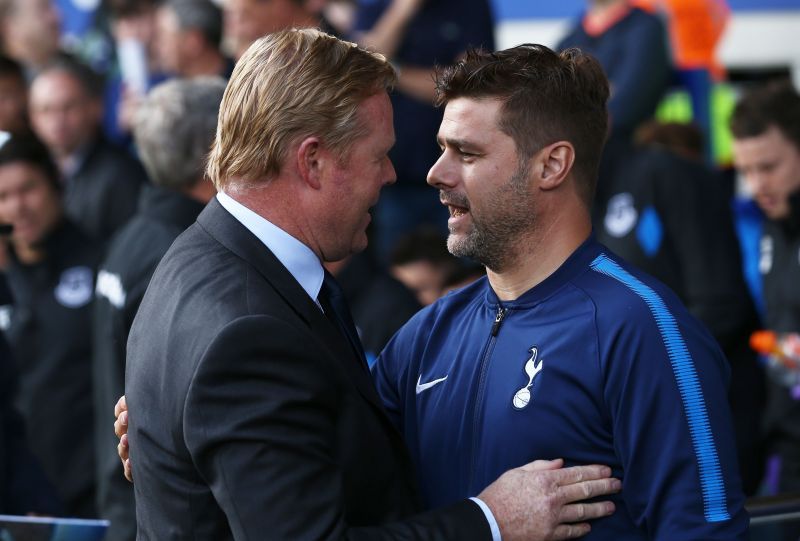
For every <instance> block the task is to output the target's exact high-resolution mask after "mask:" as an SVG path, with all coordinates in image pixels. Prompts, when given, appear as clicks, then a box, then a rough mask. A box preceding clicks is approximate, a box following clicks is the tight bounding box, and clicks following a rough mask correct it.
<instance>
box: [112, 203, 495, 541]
mask: <svg viewBox="0 0 800 541" xmlns="http://www.w3.org/2000/svg"><path fill="white" fill-rule="evenodd" d="M126 394H127V397H128V405H129V408H130V411H131V423H130V427H129V434H130V436H129V437H130V439H131V448H132V460H133V464H134V478H135V480H136V482H135V490H136V513H137V521H138V527H139V539H158V540H161V539H209V540H210V539H213V540H224V539H231V538H235V539H259V540H261V539H276V540H277V539H287V540H293V541H294V540H302V539H490V538H491V536H490V533H489V528H488V525H487V523H486V520H485V518H484V517H483V514H482V512H481V511H480V509H479V507H478V506H477V505H476V504H474V503H473V502H469V501H463V502H459V503H458V504H456V505H455V506H453V507H451V508H448V509H445V510H441V511H438V512H431V513H427V514H422V515H415V516H413V517H411V518H409V517H410V516H411V515H412V514H413V513H415V512H416V511H417V493H416V490H415V487H414V486H413V481H412V479H413V475H412V471H411V468H412V466H411V462H410V460H409V457H408V455H407V451H406V449H405V447H404V444H403V442H402V440H401V436H400V434H399V432H398V431H397V430H396V429H395V428H394V427H393V425H392V424H391V421H390V420H389V418H388V417H387V415H386V414H385V412H384V410H383V408H382V406H381V404H380V401H379V399H378V397H377V394H376V393H375V391H374V389H373V387H372V382H371V379H370V377H369V374H368V372H367V371H366V370H365V369H364V368H363V365H362V364H361V363H360V362H359V361H358V360H357V359H356V358H355V357H354V354H353V352H352V348H351V347H350V346H349V344H348V343H347V341H346V338H344V337H343V336H342V335H340V334H339V332H338V330H337V329H336V328H335V327H334V325H333V324H332V323H331V322H330V321H329V320H328V319H326V317H325V316H324V315H323V313H322V312H321V311H320V309H319V308H318V307H317V306H316V304H315V303H314V302H313V301H312V300H311V299H310V298H309V297H308V295H307V294H306V293H305V292H304V291H303V290H302V288H301V287H300V285H299V284H298V283H297V282H296V281H295V280H294V278H293V277H292V276H291V275H290V274H289V272H288V271H287V270H286V269H285V268H284V267H283V266H282V265H281V264H280V262H279V261H278V260H277V259H276V258H275V257H274V256H273V255H272V254H271V253H270V252H269V250H267V249H266V247H264V245H263V244H262V243H261V242H260V241H259V240H258V239H257V238H256V237H255V236H254V235H252V234H251V233H250V232H249V231H248V230H247V229H245V228H244V226H242V225H241V224H240V223H239V222H238V221H236V220H235V219H234V218H233V217H232V216H231V215H230V214H229V213H228V212H227V211H225V210H224V209H223V208H222V206H221V205H220V204H219V203H218V202H217V201H216V199H215V200H213V201H212V202H211V203H210V204H209V206H208V207H207V208H206V209H205V210H204V211H203V212H202V213H201V214H200V216H199V217H198V220H197V223H195V224H194V225H192V226H191V227H190V228H189V229H188V230H187V231H186V232H185V233H184V234H183V235H181V236H180V237H178V239H177V240H176V241H175V243H174V244H173V245H172V247H171V248H170V250H169V251H168V252H167V254H166V255H165V256H164V259H163V260H162V262H161V263H160V265H159V267H158V269H157V270H156V272H155V274H154V276H153V280H152V282H151V283H150V286H149V288H148V291H147V293H146V294H145V297H144V299H143V301H142V304H141V308H140V310H139V312H138V314H137V316H136V319H135V320H134V324H133V328H132V329H131V334H130V340H129V342H128V364H127V375H126Z"/></svg>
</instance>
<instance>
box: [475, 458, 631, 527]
mask: <svg viewBox="0 0 800 541" xmlns="http://www.w3.org/2000/svg"><path fill="white" fill-rule="evenodd" d="M563 465H564V461H563V460H561V459H559V460H552V461H550V460H537V461H535V462H531V463H529V464H526V465H524V466H522V467H520V468H516V469H513V470H509V471H507V472H506V473H504V474H503V475H501V476H500V477H499V478H498V479H497V480H496V481H495V482H494V483H492V484H491V485H489V486H488V487H487V488H486V489H485V490H484V491H483V492H481V493H480V494H479V495H478V498H480V499H481V500H482V501H483V502H484V503H486V505H488V506H489V508H490V509H491V510H492V513H493V514H494V517H495V519H496V520H497V523H498V525H499V526H500V535H501V536H502V538H503V541H515V540H517V539H519V540H523V539H524V540H527V541H550V540H560V539H573V538H575V537H581V536H583V535H586V534H587V533H589V530H590V529H591V528H590V527H589V524H588V523H587V522H586V521H588V520H592V519H595V518H600V517H604V516H607V515H610V514H611V513H613V512H614V504H613V503H612V502H596V503H576V502H580V501H581V500H585V499H587V498H592V497H595V496H603V495H607V494H613V493H615V492H619V490H620V488H621V486H622V484H621V483H620V481H619V479H614V478H612V477H611V468H609V467H607V466H574V467H571V468H563V469H562V468H561V467H562V466H563Z"/></svg>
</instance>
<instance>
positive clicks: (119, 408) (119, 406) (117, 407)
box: [114, 395, 128, 417]
mask: <svg viewBox="0 0 800 541" xmlns="http://www.w3.org/2000/svg"><path fill="white" fill-rule="evenodd" d="M127 410H128V404H127V403H126V402H125V395H122V396H120V397H119V400H117V403H116V404H114V417H119V414H120V413H122V412H123V411H127Z"/></svg>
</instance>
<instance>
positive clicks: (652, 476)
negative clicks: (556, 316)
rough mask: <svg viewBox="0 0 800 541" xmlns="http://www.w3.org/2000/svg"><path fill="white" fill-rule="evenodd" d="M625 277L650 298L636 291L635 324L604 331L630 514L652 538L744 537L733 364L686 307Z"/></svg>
mask: <svg viewBox="0 0 800 541" xmlns="http://www.w3.org/2000/svg"><path fill="white" fill-rule="evenodd" d="M623 272H624V271H623ZM623 279H624V280H627V281H628V282H629V284H630V285H631V286H632V287H633V288H634V289H635V291H637V292H638V293H640V294H641V298H640V299H639V298H636V296H635V295H631V296H630V300H629V301H628V306H627V307H626V308H625V309H626V310H627V311H628V312H629V317H626V318H625V319H626V321H627V323H626V322H622V323H611V322H609V323H607V324H606V325H605V327H606V328H602V326H601V328H599V329H598V332H599V333H600V336H601V337H603V338H602V339H601V340H604V341H605V343H604V345H602V346H601V356H602V358H601V366H602V367H603V370H604V371H605V374H606V384H605V391H604V398H605V400H606V402H607V404H608V409H609V414H610V422H611V425H612V430H613V434H614V445H615V448H616V453H617V454H618V456H619V458H620V461H621V463H622V468H623V488H622V496H623V499H624V501H625V504H626V506H627V512H628V513H630V515H631V517H632V518H633V520H634V522H635V523H636V525H637V526H638V527H640V528H642V529H643V530H644V531H646V532H647V533H648V538H649V539H653V540H663V541H667V540H672V539H706V540H714V539H717V540H723V539H725V540H734V539H736V540H745V539H747V525H748V518H747V514H746V511H745V510H744V507H743V504H744V496H743V495H742V491H741V482H740V480H739V476H738V472H737V462H736V453H735V447H734V439H733V433H732V425H731V419H730V413H729V410H728V403H727V396H726V395H727V393H726V385H727V380H728V369H727V362H726V361H725V359H724V358H723V356H722V354H721V352H720V351H719V349H718V347H717V346H716V344H715V343H714V342H713V339H712V338H711V337H710V336H709V335H708V333H707V332H705V331H704V330H703V329H702V327H700V326H699V325H697V324H696V322H694V321H693V320H692V319H691V318H689V317H688V315H687V314H686V313H685V312H683V311H682V310H681V314H680V315H678V316H676V315H673V313H672V311H671V310H670V308H668V306H671V304H667V303H665V301H664V300H663V295H669V296H670V298H671V299H674V297H672V295H671V293H669V292H667V291H659V292H656V291H654V290H653V289H651V288H650V287H648V286H647V285H644V284H642V282H639V281H638V280H637V279H636V278H633V277H631V276H630V275H628V276H627V277H623ZM669 302H670V303H671V302H673V301H669ZM633 322H635V323H633ZM618 512H619V511H618Z"/></svg>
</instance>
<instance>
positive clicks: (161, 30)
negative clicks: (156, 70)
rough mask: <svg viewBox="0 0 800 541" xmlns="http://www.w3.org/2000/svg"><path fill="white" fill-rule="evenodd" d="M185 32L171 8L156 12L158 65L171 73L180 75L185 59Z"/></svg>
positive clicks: (164, 7)
mask: <svg viewBox="0 0 800 541" xmlns="http://www.w3.org/2000/svg"><path fill="white" fill-rule="evenodd" d="M182 37H183V31H182V30H181V28H180V25H179V24H178V17H177V16H176V15H175V12H174V11H173V10H171V9H170V8H168V7H166V6H163V7H161V8H159V10H158V11H157V12H156V25H155V56H156V59H157V61H158V65H159V67H160V68H161V69H163V70H164V71H167V72H169V73H178V72H179V69H180V66H181V59H182V57H183V39H182Z"/></svg>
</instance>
